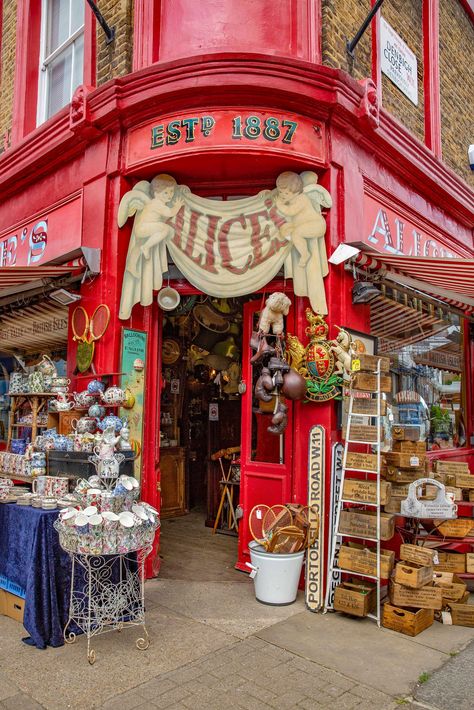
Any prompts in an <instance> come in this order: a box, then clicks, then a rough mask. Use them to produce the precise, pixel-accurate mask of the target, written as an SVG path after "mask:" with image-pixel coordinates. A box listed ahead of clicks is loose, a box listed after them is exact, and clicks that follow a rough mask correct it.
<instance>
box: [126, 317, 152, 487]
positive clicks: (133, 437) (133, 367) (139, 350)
mask: <svg viewBox="0 0 474 710" xmlns="http://www.w3.org/2000/svg"><path fill="white" fill-rule="evenodd" d="M147 339H148V334H147V333H146V332H145V331H143V330H133V329H132V328H122V344H121V356H120V372H121V373H122V375H121V381H120V386H121V387H122V389H124V390H128V391H127V397H128V401H129V404H132V406H131V407H130V406H129V407H122V408H121V409H120V416H121V417H126V418H127V419H128V423H129V427H130V442H131V444H132V447H133V450H134V451H135V453H136V459H135V462H134V471H135V478H136V479H137V480H140V478H141V469H142V451H143V414H144V406H145V379H146V356H147Z"/></svg>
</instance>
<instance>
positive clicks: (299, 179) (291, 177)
mask: <svg viewBox="0 0 474 710" xmlns="http://www.w3.org/2000/svg"><path fill="white" fill-rule="evenodd" d="M317 182H318V176H317V175H316V173H313V172H310V171H306V172H303V173H301V175H298V174H297V173H293V172H284V173H281V175H279V176H278V178H277V180H276V185H277V191H276V197H275V205H276V206H277V208H278V210H279V211H280V212H281V213H282V214H284V215H285V216H286V217H290V218H291V221H290V222H289V223H287V224H285V225H284V226H283V227H281V229H280V231H281V233H282V235H283V236H286V237H289V238H291V241H292V242H293V244H294V246H295V248H296V249H297V251H298V252H299V255H300V260H299V266H301V267H303V266H305V265H306V264H307V263H308V261H309V259H310V258H311V252H310V250H309V248H308V245H307V240H312V239H318V238H321V237H324V235H325V233H326V221H325V220H324V218H323V216H322V215H321V206H323V207H331V206H332V199H331V195H330V194H329V192H328V191H327V190H326V189H325V188H324V187H321V185H318V184H317Z"/></svg>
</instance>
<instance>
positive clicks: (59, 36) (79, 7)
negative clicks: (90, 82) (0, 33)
mask: <svg viewBox="0 0 474 710" xmlns="http://www.w3.org/2000/svg"><path fill="white" fill-rule="evenodd" d="M84 6H85V2H84V0H42V12H41V37H40V66H39V86H38V112H37V124H38V125H39V124H40V123H43V121H46V120H47V119H48V118H50V116H52V115H53V114H55V113H56V112H57V111H59V109H61V108H62V107H63V106H66V104H68V103H69V102H70V100H71V98H72V95H73V93H74V91H75V89H76V88H77V87H78V86H79V85H80V84H82V83H83V75H84Z"/></svg>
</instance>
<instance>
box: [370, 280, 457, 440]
mask: <svg viewBox="0 0 474 710" xmlns="http://www.w3.org/2000/svg"><path fill="white" fill-rule="evenodd" d="M370 310H371V313H370V321H371V334H372V335H373V336H376V338H377V344H378V353H379V354H380V355H383V356H388V357H390V371H391V375H392V393H391V396H389V397H388V399H389V426H390V425H392V424H396V423H400V424H410V425H414V426H417V427H419V429H420V434H421V438H422V439H425V440H426V442H427V446H428V450H432V451H433V450H439V449H453V448H457V447H461V446H464V445H465V444H466V429H465V417H464V411H465V410H464V398H465V370H464V361H463V327H462V319H461V318H460V317H459V316H458V315H456V314H455V313H453V312H450V311H449V310H448V309H447V308H446V307H444V306H441V305H435V304H434V303H430V302H429V301H428V300H425V299H421V298H419V297H418V296H417V295H413V296H411V295H409V294H407V293H402V292H400V291H398V290H397V289H395V288H384V289H383V291H382V293H381V294H380V296H378V297H377V298H376V299H375V300H374V301H373V302H372V303H371V308H370ZM388 434H389V431H387V435H388Z"/></svg>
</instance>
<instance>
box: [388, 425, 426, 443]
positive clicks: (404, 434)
mask: <svg viewBox="0 0 474 710" xmlns="http://www.w3.org/2000/svg"><path fill="white" fill-rule="evenodd" d="M419 438H420V429H419V427H417V426H409V425H408V424H406V425H403V424H395V425H394V426H393V427H392V439H393V440H394V441H418V440H419Z"/></svg>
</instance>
